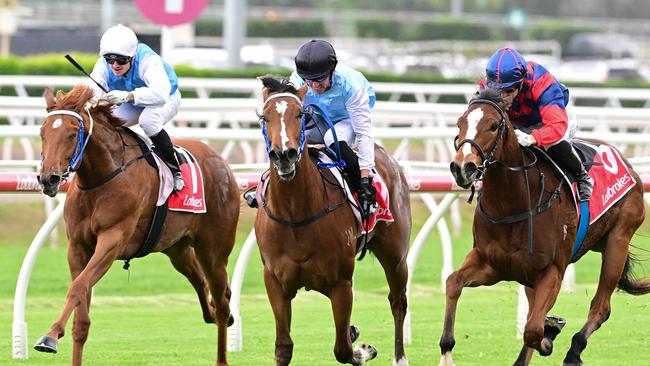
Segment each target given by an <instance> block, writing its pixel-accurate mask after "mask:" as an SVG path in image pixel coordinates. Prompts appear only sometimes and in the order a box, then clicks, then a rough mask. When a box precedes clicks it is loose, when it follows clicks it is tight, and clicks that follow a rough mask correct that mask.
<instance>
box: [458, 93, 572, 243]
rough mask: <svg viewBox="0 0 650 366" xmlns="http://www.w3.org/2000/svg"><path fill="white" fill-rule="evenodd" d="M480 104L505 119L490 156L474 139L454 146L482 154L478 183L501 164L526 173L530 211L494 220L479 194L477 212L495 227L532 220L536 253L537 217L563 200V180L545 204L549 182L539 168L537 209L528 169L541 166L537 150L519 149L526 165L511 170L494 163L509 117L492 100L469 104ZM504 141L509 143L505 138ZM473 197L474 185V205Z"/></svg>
mask: <svg viewBox="0 0 650 366" xmlns="http://www.w3.org/2000/svg"><path fill="white" fill-rule="evenodd" d="M479 103H480V104H488V105H490V106H491V107H492V108H494V109H496V111H497V112H499V115H500V116H501V120H500V121H499V127H498V129H499V131H498V135H497V138H496V140H495V141H494V144H493V145H492V147H491V148H490V149H489V150H488V152H487V154H485V153H484V152H483V149H482V148H481V147H480V146H479V145H478V144H477V143H476V142H474V140H471V139H464V140H462V141H460V142H459V143H457V144H456V141H454V144H455V145H456V151H458V150H459V149H460V147H461V146H462V145H463V144H465V143H468V144H470V145H472V147H474V148H476V150H477V151H478V153H479V155H480V156H481V159H482V160H483V164H482V165H481V166H479V167H478V170H479V174H478V175H477V177H476V179H475V182H476V181H479V180H481V179H482V176H483V175H485V172H486V171H487V169H488V168H489V167H491V166H493V165H494V164H499V165H501V166H503V167H504V168H506V169H508V170H510V171H513V172H519V171H520V172H522V173H523V174H524V180H525V182H526V184H525V185H526V194H527V197H528V199H527V204H528V211H524V212H520V213H517V214H514V215H508V216H503V217H492V216H490V215H488V214H487V213H486V212H485V211H484V210H483V207H482V206H481V196H482V194H481V193H479V195H478V197H477V199H476V203H477V206H476V209H477V211H478V213H479V215H480V216H481V217H482V218H483V219H484V220H486V221H487V222H489V223H491V224H498V225H504V224H512V223H515V222H519V221H523V220H527V221H528V254H532V253H533V217H534V216H536V215H538V214H540V213H542V212H544V211H546V210H547V209H548V208H549V207H551V206H552V205H553V203H554V202H555V201H556V200H557V199H558V198H559V197H560V189H561V186H562V181H560V183H559V184H558V186H557V187H556V188H555V190H554V191H553V192H551V195H550V197H549V198H548V200H547V201H546V202H543V203H542V198H543V195H544V192H545V189H544V186H545V184H544V182H545V179H544V173H542V172H541V171H540V170H539V169H538V172H539V181H540V185H541V187H540V191H539V196H538V197H537V202H536V204H535V206H534V207H533V206H532V202H531V192H530V183H529V180H528V169H530V168H531V167H533V166H536V165H537V155H535V153H534V152H533V151H531V150H530V149H529V148H525V147H522V146H519V151H520V153H521V160H522V165H519V166H514V167H511V166H508V165H506V164H505V163H504V162H502V161H500V160H492V158H493V156H494V152H495V150H496V148H497V146H499V144H500V143H501V139H502V138H503V135H504V133H505V126H506V116H505V113H504V111H503V109H501V107H500V106H499V105H498V104H496V103H495V102H493V101H491V100H488V99H474V100H472V101H471V102H470V103H469V105H470V106H471V105H473V104H479ZM456 140H458V136H456ZM504 140H505V138H504ZM526 154H528V155H529V156H531V157H532V159H531V162H530V163H526ZM473 195H474V184H472V193H471V195H470V198H469V200H468V203H469V202H471V200H472V196H473Z"/></svg>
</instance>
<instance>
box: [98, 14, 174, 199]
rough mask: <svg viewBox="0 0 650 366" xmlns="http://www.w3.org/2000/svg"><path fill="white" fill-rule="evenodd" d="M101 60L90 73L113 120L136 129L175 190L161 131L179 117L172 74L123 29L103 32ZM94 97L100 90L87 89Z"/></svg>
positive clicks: (165, 137)
mask: <svg viewBox="0 0 650 366" xmlns="http://www.w3.org/2000/svg"><path fill="white" fill-rule="evenodd" d="M99 55H100V56H101V57H100V58H99V59H98V60H97V62H96V63H95V67H94V68H93V71H92V73H91V76H92V78H93V79H95V80H96V81H97V82H98V83H99V84H101V85H102V86H103V87H104V88H105V89H106V90H109V92H108V93H107V94H106V96H105V99H106V100H108V102H110V103H112V104H115V105H117V108H115V110H114V111H113V113H114V115H115V116H117V117H119V118H121V119H123V120H124V121H126V123H125V126H133V125H136V124H140V127H142V129H143V130H144V133H145V134H146V135H147V136H148V137H149V138H150V139H151V141H152V142H153V144H154V145H155V147H156V150H157V151H158V153H159V155H160V157H161V158H162V159H163V161H164V162H165V164H166V165H167V166H168V167H169V169H170V170H171V172H172V174H173V176H174V190H176V191H180V190H181V189H183V186H184V183H183V178H182V176H181V170H180V166H179V164H178V160H177V158H176V154H175V152H174V147H173V145H172V141H171V139H170V137H169V135H168V134H167V132H166V131H165V130H164V129H163V125H164V124H165V123H167V122H169V121H170V120H171V119H172V118H173V117H174V116H175V115H176V113H177V112H178V107H179V105H180V101H181V93H180V91H179V90H178V78H177V77H176V73H175V72H174V69H173V68H172V67H171V66H170V65H169V64H168V63H167V62H165V61H163V59H162V58H160V56H158V54H156V53H155V52H154V51H153V50H152V49H151V48H149V46H147V45H146V44H143V43H138V38H137V37H136V35H135V33H133V31H132V30H131V29H130V28H128V27H125V26H123V25H122V24H118V25H116V26H113V27H111V28H109V29H108V30H106V32H104V35H103V36H102V38H101V41H100V43H99ZM88 85H89V86H90V87H92V88H93V90H94V91H95V96H101V95H103V91H102V90H101V89H100V88H99V86H97V85H95V84H91V83H88Z"/></svg>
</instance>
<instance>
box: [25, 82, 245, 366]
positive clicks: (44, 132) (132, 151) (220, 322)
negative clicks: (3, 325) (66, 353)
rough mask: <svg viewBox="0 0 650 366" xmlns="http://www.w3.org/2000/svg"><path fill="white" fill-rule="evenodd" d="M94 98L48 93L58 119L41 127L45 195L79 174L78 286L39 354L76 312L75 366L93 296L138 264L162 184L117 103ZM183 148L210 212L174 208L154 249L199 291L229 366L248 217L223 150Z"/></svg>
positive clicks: (72, 223)
mask: <svg viewBox="0 0 650 366" xmlns="http://www.w3.org/2000/svg"><path fill="white" fill-rule="evenodd" d="M92 96H93V92H92V91H91V89H89V88H88V87H86V86H83V85H78V86H76V87H75V88H74V89H73V90H72V91H70V92H69V93H67V94H64V93H63V92H61V91H59V92H58V93H57V94H56V98H55V97H54V96H53V95H52V93H51V91H50V90H49V89H48V90H47V91H46V95H45V100H46V102H47V111H48V112H49V113H48V117H47V118H46V119H45V121H44V122H43V126H42V127H41V140H42V145H43V162H42V167H41V169H40V178H39V181H40V183H41V185H42V186H43V192H44V193H45V194H47V195H48V196H52V197H53V196H55V195H56V194H57V192H58V189H59V186H60V184H61V182H62V181H63V180H64V179H65V178H66V177H67V176H68V174H69V172H70V170H74V171H75V172H76V174H75V177H74V181H73V182H72V183H73V184H71V185H70V190H69V192H68V194H67V197H66V201H65V210H64V218H65V223H66V230H67V234H68V240H69V246H68V264H69V267H70V274H71V275H72V284H71V285H70V288H69V289H68V294H67V301H66V304H65V307H64V308H63V312H62V313H61V316H60V318H59V319H58V320H57V321H56V322H55V323H54V325H53V326H52V328H51V329H50V331H49V332H48V333H47V335H45V336H43V337H42V338H41V339H40V340H39V341H38V342H37V343H36V345H35V346H34V348H35V349H36V350H38V351H43V352H53V353H56V352H57V347H58V339H59V338H61V337H63V335H64V333H65V327H66V323H67V321H68V319H69V317H70V315H71V313H72V311H75V316H74V323H73V326H72V338H73V350H72V365H75V366H77V365H81V360H82V353H83V346H84V343H85V342H86V339H87V337H88V329H89V327H90V317H89V314H88V311H89V306H90V298H91V289H92V287H93V286H94V285H95V284H96V283H97V282H98V281H99V279H101V278H102V276H103V275H104V274H105V273H106V272H107V271H108V270H109V268H110V266H111V264H112V263H113V261H115V260H118V259H130V258H132V257H133V256H134V255H135V254H136V253H137V252H138V251H139V249H140V247H141V245H142V243H143V241H144V240H145V237H146V236H147V232H148V230H149V226H150V223H151V221H152V216H153V213H154V207H155V205H156V200H157V196H158V186H159V184H158V183H157V182H158V181H159V179H158V173H157V172H156V170H155V169H153V168H152V167H151V166H149V165H148V163H147V162H146V161H145V159H142V157H143V152H142V151H141V150H140V148H139V146H138V143H137V141H136V140H135V137H133V136H132V135H131V134H130V133H126V132H125V131H122V130H121V128H120V127H118V126H119V125H121V124H122V123H123V121H122V120H120V119H118V118H116V117H114V116H113V115H112V112H111V106H110V105H108V104H106V103H104V102H100V104H98V105H96V106H90V104H89V103H88V101H89V100H90V99H91V97H92ZM90 131H92V138H91V134H90ZM83 141H86V143H87V144H85V143H83ZM178 143H179V144H180V145H182V146H184V147H185V148H187V149H188V150H189V151H190V152H191V153H192V154H193V155H194V157H195V158H196V160H197V162H198V163H199V165H200V167H201V169H202V171H203V174H204V177H205V184H204V187H205V201H206V207H207V213H204V214H192V213H184V212H172V211H170V212H169V213H168V215H167V218H166V221H165V227H164V231H163V232H162V235H161V239H160V241H159V242H158V244H157V245H156V246H155V247H154V248H153V249H152V251H155V252H163V253H165V254H166V255H167V256H168V257H169V259H170V260H171V263H172V265H173V266H174V268H176V270H178V271H179V272H180V273H182V274H183V275H184V276H185V277H187V279H188V280H189V281H190V283H191V284H192V286H193V287H194V289H195V290H196V292H197V294H198V296H199V301H200V303H201V308H202V310H203V319H204V320H205V322H207V323H216V324H217V329H218V331H217V338H218V341H217V362H216V364H217V365H226V364H227V362H226V342H227V338H226V328H227V324H228V321H229V315H230V308H229V304H228V302H229V299H230V289H229V287H228V278H227V276H228V274H227V271H226V265H227V261H228V255H229V254H230V251H231V250H232V248H233V245H234V241H235V230H236V226H237V221H238V219H239V207H240V199H239V190H238V187H237V184H236V182H235V179H234V176H233V174H232V172H231V171H230V169H229V167H228V166H227V164H226V163H225V161H224V160H223V159H222V158H221V157H220V156H219V154H218V153H217V152H215V151H214V150H212V149H210V148H209V147H208V146H207V145H205V144H203V143H201V142H198V141H178ZM80 146H81V148H79V147H80ZM84 148H85V150H84ZM210 296H211V298H210Z"/></svg>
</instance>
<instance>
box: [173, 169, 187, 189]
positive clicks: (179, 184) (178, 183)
mask: <svg viewBox="0 0 650 366" xmlns="http://www.w3.org/2000/svg"><path fill="white" fill-rule="evenodd" d="M183 187H185V182H184V181H183V176H182V175H181V172H176V173H174V191H176V192H179V191H181V190H182V189H183Z"/></svg>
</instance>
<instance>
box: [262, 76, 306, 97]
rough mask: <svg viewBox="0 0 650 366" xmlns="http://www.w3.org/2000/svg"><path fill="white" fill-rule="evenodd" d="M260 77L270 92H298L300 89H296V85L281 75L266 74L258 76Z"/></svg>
mask: <svg viewBox="0 0 650 366" xmlns="http://www.w3.org/2000/svg"><path fill="white" fill-rule="evenodd" d="M258 79H259V80H261V81H262V84H263V85H264V87H265V88H267V89H268V90H269V91H270V92H277V93H287V92H288V93H293V94H296V93H298V90H297V89H296V87H295V85H293V84H292V83H291V81H290V80H289V79H287V78H283V77H281V76H275V75H264V76H260V77H258Z"/></svg>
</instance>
